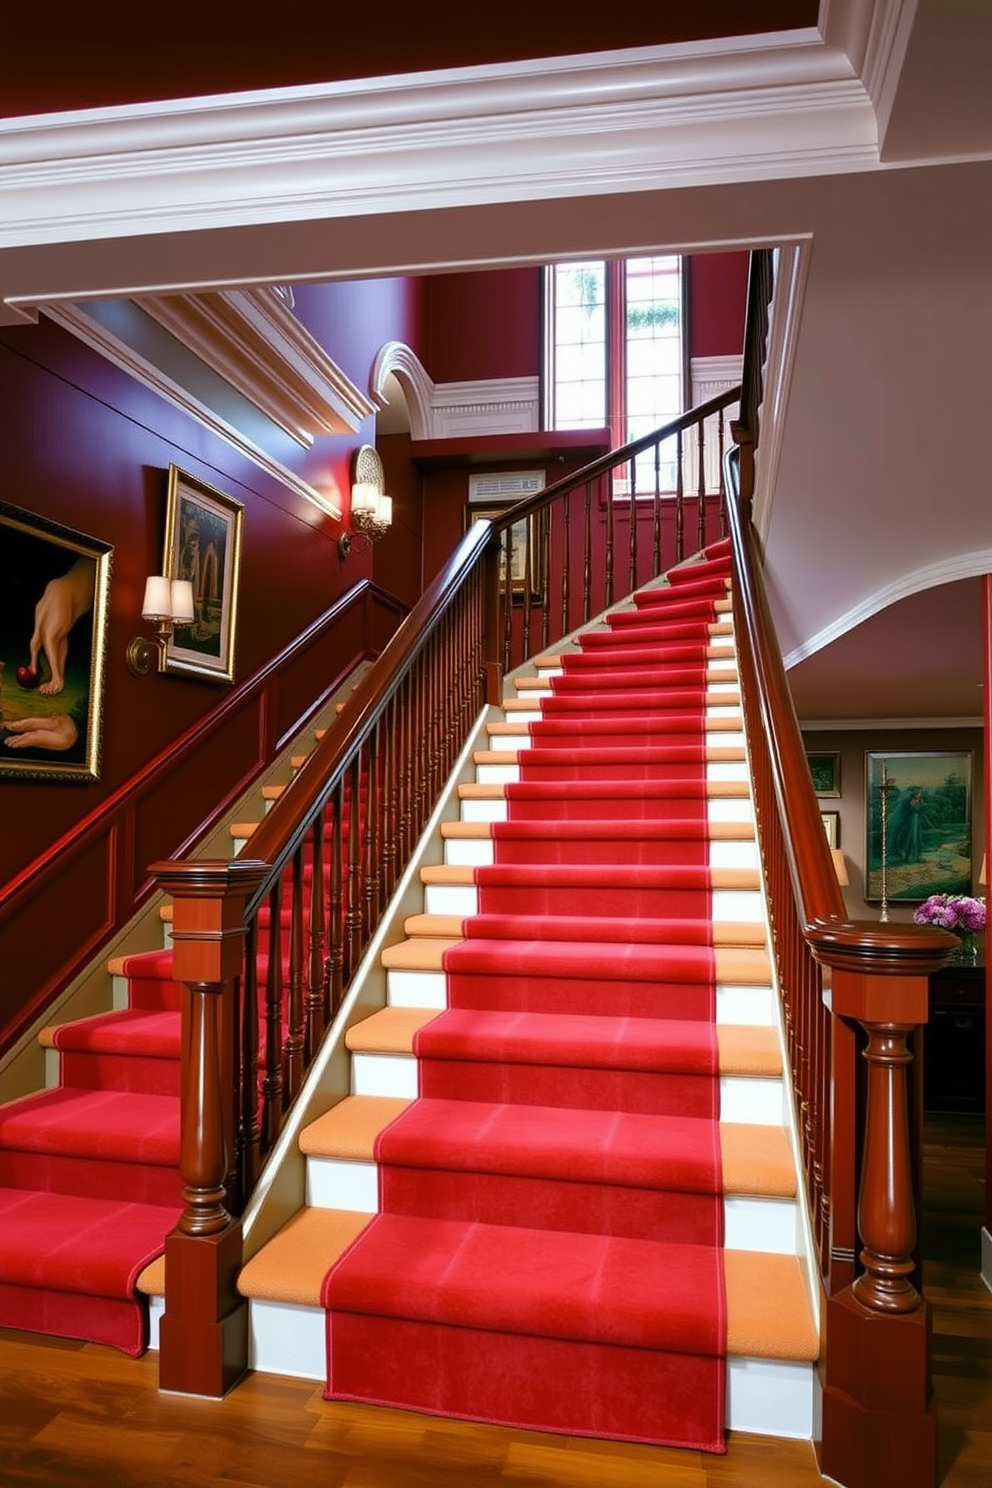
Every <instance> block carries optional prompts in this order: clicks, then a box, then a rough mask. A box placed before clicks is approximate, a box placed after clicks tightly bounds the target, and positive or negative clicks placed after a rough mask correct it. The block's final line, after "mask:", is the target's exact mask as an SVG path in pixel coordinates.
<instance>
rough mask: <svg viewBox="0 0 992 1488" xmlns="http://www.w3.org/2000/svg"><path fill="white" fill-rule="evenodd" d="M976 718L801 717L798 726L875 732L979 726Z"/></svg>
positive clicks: (814, 730) (820, 730)
mask: <svg viewBox="0 0 992 1488" xmlns="http://www.w3.org/2000/svg"><path fill="white" fill-rule="evenodd" d="M981 726H982V720H981V718H980V717H977V718H801V719H800V720H799V727H800V728H801V729H802V731H803V733H804V734H805V733H810V734H815V733H825V732H827V731H829V732H831V733H838V734H853V733H856V732H860V731H861V730H864V731H865V732H866V733H877V732H878V730H879V729H958V728H981Z"/></svg>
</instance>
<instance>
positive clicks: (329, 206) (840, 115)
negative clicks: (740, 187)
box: [0, 0, 879, 302]
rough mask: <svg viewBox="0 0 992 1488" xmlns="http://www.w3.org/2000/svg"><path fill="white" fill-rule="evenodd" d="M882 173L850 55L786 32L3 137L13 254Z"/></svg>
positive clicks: (330, 89) (0, 150)
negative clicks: (114, 240)
mask: <svg viewBox="0 0 992 1488" xmlns="http://www.w3.org/2000/svg"><path fill="white" fill-rule="evenodd" d="M860 3H861V4H862V5H869V6H871V5H872V4H873V0H860ZM878 164H879V161H878V150H877V128H876V121H875V114H874V110H873V108H872V105H871V101H870V99H869V97H868V94H867V92H866V90H865V87H864V86H863V84H862V83H861V81H860V79H859V78H858V77H857V75H856V73H855V71H854V69H853V68H852V66H851V63H850V61H849V59H848V57H847V56H846V54H845V53H844V52H843V51H842V50H841V49H839V48H838V47H836V46H833V45H830V44H828V43H825V42H824V40H823V39H822V38H821V37H820V34H819V32H817V31H815V30H808V31H802V32H782V33H774V34H770V35H764V36H760V37H745V38H729V39H725V40H723V41H721V42H718V43H705V44H700V43H690V44H685V45H681V46H668V47H647V48H638V49H631V50H627V51H617V52H601V53H592V54H588V55H582V56H572V57H553V58H545V59H538V60H533V61H527V62H522V63H514V64H507V65H504V66H502V67H485V68H483V67H475V68H462V69H454V70H451V71H448V72H443V71H439V72H427V73H415V74H409V75H401V76H395V77H389V78H371V79H358V80H350V81H346V82H341V83H333V84H321V85H317V86H312V87H309V88H301V89H282V90H271V91H267V92H259V93H242V94H230V95H218V96H214V97H207V98H199V99H194V100H169V101H164V102H158V103H153V104H145V105H142V106H139V107H131V108H126V109H124V108H118V109H97V110H91V111H85V112H76V113H66V114H48V115H40V116H33V117H26V118H25V117H22V118H15V119H11V120H4V121H0V224H2V226H0V247H26V246H33V245H37V244H42V243H52V244H55V243H65V242H75V241H85V240H95V239H96V240H98V239H101V238H106V237H133V236H136V235H141V234H144V233H148V232H150V231H154V232H156V233H170V232H190V231H196V230H205V229H211V228H220V227H237V226H243V225H245V224H247V223H257V224H260V223H265V222H270V223H271V222H301V221H304V220H317V219H320V220H328V219H331V218H336V217H354V216H362V215H378V214H381V213H382V212H383V211H401V210H411V211H412V210H429V209H431V208H436V207H442V206H458V205H476V204H480V203H485V202H500V201H510V200H535V199H543V198H548V197H565V196H570V195H575V194H581V195H589V194H597V193H611V192H618V191H630V190H637V189H639V190H659V189H664V188H666V187H674V186H692V185H712V184H722V183H726V182H734V181H741V180H766V179H777V178H783V177H790V176H796V175H818V174H824V173H830V172H836V171H850V170H865V169H870V168H875V167H877V166H878ZM39 272H43V269H39ZM144 288H146V289H152V290H153V291H154V290H155V288H157V286H153V285H146V286H144ZM127 290H130V291H131V292H136V286H134V285H132V286H121V287H120V289H119V290H118V292H123V291H127ZM107 292H108V293H109V292H111V291H110V290H109V289H108V291H107ZM76 297H77V298H78V294H77V296H76ZM18 298H19V299H20V300H21V301H22V302H24V301H26V300H27V299H28V297H27V296H21V297H18Z"/></svg>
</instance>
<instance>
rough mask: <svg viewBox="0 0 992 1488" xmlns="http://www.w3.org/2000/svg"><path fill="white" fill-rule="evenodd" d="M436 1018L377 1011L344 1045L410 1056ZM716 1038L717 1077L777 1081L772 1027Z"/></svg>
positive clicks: (720, 1028) (411, 1011)
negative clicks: (423, 1030) (421, 1031)
mask: <svg viewBox="0 0 992 1488" xmlns="http://www.w3.org/2000/svg"><path fill="white" fill-rule="evenodd" d="M438 1016H439V1014H438V1009H437V1008H404V1007H385V1008H380V1009H379V1011H378V1012H375V1013H370V1014H369V1016H368V1017H367V1018H363V1019H362V1021H361V1022H360V1023H353V1024H352V1026H351V1028H349V1030H348V1032H347V1034H346V1036H345V1042H346V1044H347V1046H348V1048H349V1049H350V1050H351V1052H352V1053H353V1054H356V1053H369V1054H401V1055H403V1054H405V1055H411V1056H412V1054H413V1040H414V1035H415V1034H416V1033H417V1032H418V1030H419V1029H421V1028H423V1027H425V1026H426V1025H427V1024H428V1023H432V1022H433V1021H434V1019H435V1018H436V1017H438ZM716 1038H717V1047H718V1050H719V1057H720V1073H721V1074H724V1075H736V1076H750V1077H751V1078H757V1079H777V1078H778V1077H779V1076H780V1075H781V1073H782V1053H781V1048H780V1046H779V1041H778V1036H777V1034H776V1033H775V1030H774V1029H773V1028H769V1027H765V1026H762V1025H758V1024H737V1023H720V1024H718V1025H717V1029H716ZM350 1098H351V1097H349V1099H350ZM369 1098H370V1099H371V1098H372V1097H369ZM334 1109H335V1110H337V1109H338V1107H334ZM773 1129H774V1128H773Z"/></svg>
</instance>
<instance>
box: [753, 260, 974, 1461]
mask: <svg viewBox="0 0 992 1488" xmlns="http://www.w3.org/2000/svg"><path fill="white" fill-rule="evenodd" d="M772 269H773V264H772V255H771V254H770V253H760V254H759V253H756V254H754V255H752V270H751V283H750V286H749V334H748V340H747V346H748V352H747V354H746V356H745V373H744V380H743V384H742V406H741V415H740V420H739V422H738V423H737V424H736V425H735V426H734V430H733V433H734V438H735V441H736V443H737V446H738V448H737V451H735V452H733V454H732V455H730V456H729V457H728V461H727V465H728V470H727V487H728V492H729V493H731V495H730V496H729V497H728V527H729V535H730V541H731V549H732V553H733V567H734V584H733V591H734V624H735V633H736V638H737V650H738V663H739V669H740V679H741V693H742V702H743V710H744V717H745V728H746V731H747V735H748V743H749V752H750V755H751V761H752V775H753V780H754V788H755V795H756V805H757V811H758V825H759V841H760V846H761V853H762V860H763V866H764V873H765V879H766V887H767V893H768V896H769V907H770V911H771V917H772V923H773V925H774V927H775V941H774V953H775V960H776V966H777V975H778V981H779V987H780V995H781V998H782V1005H783V1014H784V1020H785V1031H786V1040H787V1045H788V1053H789V1059H790V1065H791V1072H792V1078H793V1085H794V1096H795V1102H796V1114H797V1125H798V1129H799V1139H800V1144H801V1148H802V1153H803V1165H804V1174H805V1181H806V1189H807V1198H808V1201H809V1209H810V1215H811V1219H812V1223H813V1229H814V1238H815V1240H816V1244H817V1248H818V1253H819V1261H820V1271H821V1281H822V1286H823V1289H824V1304H825V1312H826V1338H825V1367H824V1391H823V1417H822V1439H821V1441H820V1442H819V1444H818V1445H819V1452H820V1463H821V1468H822V1470H823V1472H824V1473H826V1474H828V1475H829V1476H831V1477H833V1478H835V1479H836V1480H837V1481H838V1482H841V1483H843V1484H847V1485H850V1488H890V1485H891V1488H895V1485H897V1484H898V1485H900V1488H903V1485H911V1488H932V1485H933V1483H934V1481H935V1472H936V1451H935V1431H934V1420H933V1408H932V1402H931V1397H930V1361H929V1305H928V1303H927V1302H926V1299H925V1298H924V1297H923V1295H922V1294H921V1292H920V1290H919V1289H918V1287H917V1285H916V1284H915V1283H914V1273H915V1271H916V1264H915V1259H914V1251H915V1246H916V1235H917V1214H918V1212H919V1209H920V1202H919V1195H918V1193H915V1192H914V1164H913V1159H912V1148H913V1140H912V1131H911V1119H912V1118H911V1111H912V1098H911V1087H910V1083H909V1080H908V1078H907V1071H908V1069H909V1067H910V1065H911V1062H912V1058H913V1055H912V1050H911V1046H910V1041H911V1039H912V1038H913V1036H914V1035H915V1037H916V1039H917V1043H918V1042H919V1025H920V1024H922V1023H924V1022H925V1021H926V1018H927V977H928V976H929V975H930V973H931V972H933V971H935V970H936V969H937V968H938V967H940V966H941V965H943V964H944V962H945V961H946V960H947V958H948V956H949V955H950V953H951V951H952V950H953V948H954V945H955V941H954V937H953V936H951V935H949V934H947V932H944V931H936V930H934V929H932V928H931V927H928V926H917V925H910V924H907V925H899V924H892V923H890V922H885V923H882V922H878V921H851V920H849V919H848V918H847V915H846V910H845V907H844V902H843V897H842V895H841V893H840V889H839V886H838V884H837V880H836V877H835V874H834V871H833V866H832V862H831V858H830V853H829V849H828V846H827V842H826V838H825V834H824V832H823V829H822V824H821V821H820V814H819V805H818V802H817V799H816V796H815V793H814V791H813V785H812V781H811V779H810V775H809V769H808V766H807V763H806V758H805V750H804V746H803V741H802V736H801V733H800V730H799V725H798V721H797V719H796V715H795V710H794V708H793V705H792V700H791V695H790V692H789V687H788V681H787V679H786V675H785V669H784V666H783V663H782V660H781V653H780V650H779V647H778V644H777V638H776V636H775V631H774V626H773V623H772V620H771V615H770V610H769V606H768V602H767V598H766V595H765V591H764V586H763V583H762V581H761V566H760V561H759V550H758V543H757V539H756V536H755V534H754V531H753V528H752V527H751V525H750V512H751V507H752V499H753V494H754V484H753V482H754V473H755V461H754V456H755V452H756V448H757V434H758V428H759V422H758V420H759V410H760V406H761V400H762V382H763V359H764V350H765V345H766V341H767V329H768V324H769V305H770V301H771V297H772V294H773V288H774V283H773V272H772ZM859 1045H861V1046H862V1055H863V1060H864V1064H865V1065H866V1066H867V1070H866V1073H865V1074H864V1075H863V1076H861V1075H859V1072H858V1067H857V1056H856V1051H857V1048H858V1046H859ZM917 1119H918V1118H917Z"/></svg>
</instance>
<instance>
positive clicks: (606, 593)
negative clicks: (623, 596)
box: [603, 475, 613, 610]
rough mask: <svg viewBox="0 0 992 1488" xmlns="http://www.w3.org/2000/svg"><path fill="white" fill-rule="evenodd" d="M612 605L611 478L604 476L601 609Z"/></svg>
mask: <svg viewBox="0 0 992 1488" xmlns="http://www.w3.org/2000/svg"><path fill="white" fill-rule="evenodd" d="M612 603H613V477H612V475H607V476H606V573H605V579H604V585H603V609H604V610H608V609H609V608H610V605H611V604H612Z"/></svg>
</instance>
